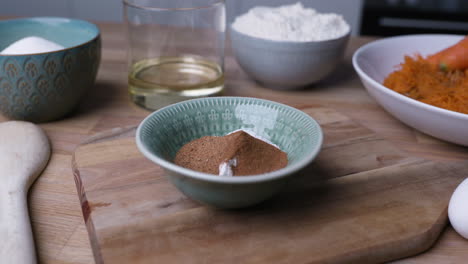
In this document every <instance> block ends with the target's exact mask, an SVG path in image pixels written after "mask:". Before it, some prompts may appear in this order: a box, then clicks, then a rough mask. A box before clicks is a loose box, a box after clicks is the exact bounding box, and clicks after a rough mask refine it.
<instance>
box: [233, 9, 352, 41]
mask: <svg viewBox="0 0 468 264" xmlns="http://www.w3.org/2000/svg"><path fill="white" fill-rule="evenodd" d="M232 27H233V28H234V30H236V31H238V32H240V33H243V34H246V35H249V36H252V37H257V38H263V39H269V40H277V41H294V42H304V41H323V40H330V39H336V38H339V37H342V36H344V35H346V34H347V33H348V32H349V31H350V26H349V25H348V23H346V21H345V20H344V19H343V17H342V16H341V15H338V14H334V13H328V14H322V13H318V12H317V11H316V10H315V9H312V8H304V7H303V6H302V4H301V3H296V4H293V5H285V6H279V7H265V6H257V7H254V8H252V9H250V10H249V11H248V12H247V13H245V14H243V15H240V16H238V17H237V18H236V19H235V20H234V23H233V24H232Z"/></svg>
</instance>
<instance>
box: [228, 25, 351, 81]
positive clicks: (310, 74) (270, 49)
mask: <svg viewBox="0 0 468 264" xmlns="http://www.w3.org/2000/svg"><path fill="white" fill-rule="evenodd" d="M230 32H231V34H230V36H231V44H232V50H233V52H234V55H235V57H236V60H237V62H238V63H239V65H240V66H241V67H242V69H243V70H244V71H245V72H246V73H247V74H248V75H249V76H250V77H251V78H252V79H254V80H256V81H258V82H260V83H262V84H264V85H266V86H268V87H270V88H275V89H282V90H287V89H294V88H298V87H302V86H306V85H309V84H313V83H316V82H318V81H320V80H322V79H324V78H326V77H327V76H329V75H330V74H331V73H332V72H333V71H334V70H335V69H336V67H337V66H338V65H339V64H340V63H341V62H342V60H343V56H344V53H345V50H346V46H347V44H348V40H349V36H350V32H348V34H346V35H344V36H342V37H339V38H336V39H331V40H324V41H307V42H292V41H275V40H268V39H262V38H256V37H252V36H248V35H246V34H243V33H240V32H238V31H237V30H235V29H234V28H232V27H231V31H230Z"/></svg>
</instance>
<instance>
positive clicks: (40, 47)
mask: <svg viewBox="0 0 468 264" xmlns="http://www.w3.org/2000/svg"><path fill="white" fill-rule="evenodd" d="M61 49H64V47H63V46H61V45H59V44H57V43H55V42H52V41H50V40H47V39H44V38H41V37H36V36H30V37H25V38H22V39H20V40H18V41H15V42H13V43H12V44H10V45H9V46H8V47H6V48H5V49H4V50H2V51H1V52H0V54H2V55H23V54H34V53H42V52H49V51H56V50H61Z"/></svg>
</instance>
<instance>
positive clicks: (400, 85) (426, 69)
mask: <svg viewBox="0 0 468 264" xmlns="http://www.w3.org/2000/svg"><path fill="white" fill-rule="evenodd" d="M383 85H384V86H386V87H388V88H390V89H392V90H394V91H396V92H398V93H401V94H403V95H406V96H408V97H410V98H413V99H416V100H418V101H421V102H423V103H427V104H430V105H433V106H437V107H440V108H444V109H447V110H451V111H455V112H460V113H464V114H468V69H464V70H450V71H444V70H441V69H440V68H439V67H437V66H435V65H433V64H430V63H429V62H427V60H426V59H424V58H423V57H422V56H420V55H416V56H413V57H411V56H405V61H404V62H403V63H402V64H400V65H399V66H398V68H397V70H396V71H394V72H392V73H391V74H389V75H388V76H387V78H386V79H385V80H384V83H383Z"/></svg>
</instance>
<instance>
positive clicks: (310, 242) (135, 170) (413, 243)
mask: <svg viewBox="0 0 468 264" xmlns="http://www.w3.org/2000/svg"><path fill="white" fill-rule="evenodd" d="M303 111H305V112H306V113H308V114H310V115H311V116H312V117H314V118H315V119H316V120H318V121H319V123H320V124H321V125H322V128H323V130H324V134H325V142H324V146H323V149H322V151H321V153H320V154H319V156H318V158H317V159H316V161H314V162H313V163H312V164H311V165H310V166H308V167H307V168H306V169H304V170H302V171H301V172H300V173H298V174H297V175H296V176H295V177H294V178H293V179H292V181H291V182H290V183H289V184H288V186H287V187H286V188H285V189H284V191H283V192H281V193H280V194H278V195H277V196H275V197H274V198H273V199H271V200H269V201H267V202H265V203H263V204H260V205H258V206H255V207H252V208H248V209H241V210H219V209H216V208H212V207H208V206H205V205H201V204H198V203H197V202H194V201H192V200H190V199H188V198H187V197H185V196H184V195H183V194H181V193H180V192H179V191H178V190H177V189H175V187H173V186H172V185H171V184H170V183H169V182H168V180H167V179H166V178H165V177H164V171H163V170H162V169H161V168H160V167H158V166H156V165H155V164H153V163H152V162H150V161H148V160H147V159H146V158H144V157H143V155H142V154H140V153H139V151H138V150H137V148H136V145H135V141H134V135H135V128H132V127H130V128H118V129H114V130H112V131H107V132H104V133H101V134H98V135H96V136H94V137H93V138H90V139H89V140H87V142H85V143H83V144H81V145H80V146H79V147H78V148H77V149H76V151H75V153H74V158H73V162H72V163H73V164H72V166H73V170H74V175H75V181H76V184H77V188H78V192H79V194H80V200H81V205H82V209H83V215H84V219H85V222H86V225H87V228H88V233H89V236H90V241H91V244H92V248H93V253H94V256H95V260H96V262H97V263H112V264H114V263H375V262H383V261H389V260H393V259H398V258H402V257H406V256H410V255H414V254H417V253H419V252H422V251H424V250H426V249H427V248H429V247H430V246H431V245H432V244H433V242H434V241H435V240H436V239H437V237H438V235H439V234H440V232H441V230H442V229H443V227H444V226H445V224H446V222H447V212H446V210H447V204H448V200H449V198H450V195H451V193H452V192H453V190H454V189H455V187H456V186H457V185H458V184H459V183H460V182H461V181H462V180H463V179H464V178H465V177H466V176H467V175H468V164H467V163H466V162H464V163H437V162H433V161H427V160H422V159H418V158H413V157H409V156H407V155H406V154H405V153H402V152H401V151H399V150H398V149H396V148H394V147H392V146H391V145H389V143H388V142H387V141H385V140H383V139H382V138H379V137H378V136H376V134H375V133H373V132H372V131H370V130H368V129H367V128H364V127H363V126H360V125H358V124H356V123H355V122H353V121H352V120H350V119H349V118H347V117H346V116H343V115H341V114H339V113H337V112H335V111H333V110H331V109H327V108H321V107H311V108H307V109H303Z"/></svg>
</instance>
